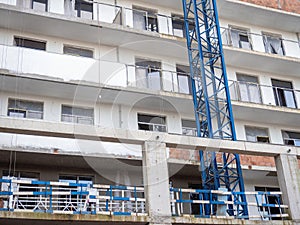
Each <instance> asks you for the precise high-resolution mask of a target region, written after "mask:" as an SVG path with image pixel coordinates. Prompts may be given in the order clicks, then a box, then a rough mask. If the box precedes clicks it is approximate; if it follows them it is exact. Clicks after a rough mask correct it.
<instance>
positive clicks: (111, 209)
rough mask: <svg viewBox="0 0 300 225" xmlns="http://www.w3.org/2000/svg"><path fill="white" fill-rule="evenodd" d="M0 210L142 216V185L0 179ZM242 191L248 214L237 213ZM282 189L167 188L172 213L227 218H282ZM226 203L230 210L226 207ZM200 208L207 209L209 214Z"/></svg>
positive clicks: (143, 210) (143, 208) (144, 203)
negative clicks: (267, 190) (253, 190)
mask: <svg viewBox="0 0 300 225" xmlns="http://www.w3.org/2000/svg"><path fill="white" fill-rule="evenodd" d="M0 183H1V191H0V211H10V212H32V213H35V212H36V213H49V214H84V215H86V214H93V215H96V214H100V215H101V214H103V215H116V216H147V211H146V201H147V200H146V199H145V194H144V188H143V187H130V186H114V185H99V184H92V183H90V184H87V183H70V182H55V181H54V182H52V181H38V180H28V179H26V180H18V179H14V178H7V179H0ZM241 195H246V196H247V199H248V202H247V206H246V207H248V211H249V212H250V215H249V216H248V217H243V216H241V215H239V214H238V213H236V212H238V211H239V210H240V208H241V207H242V205H241V204H242V203H240V202H239V201H238V199H239V197H240V196H241ZM281 198H282V193H281V192H228V191H225V190H218V191H216V190H211V191H210V190H201V189H181V188H173V187H171V188H170V204H171V213H172V215H173V216H183V215H195V216H200V217H207V218H227V219H260V220H272V219H285V218H288V217H289V215H288V214H287V213H286V212H285V211H286V209H287V208H288V206H287V205H284V204H282V202H281ZM229 205H230V206H231V208H232V210H231V211H232V213H234V215H235V216H232V215H229V214H228V212H227V211H226V208H227V207H228V206H229ZM205 210H210V212H211V214H210V215H209V216H206V215H205Z"/></svg>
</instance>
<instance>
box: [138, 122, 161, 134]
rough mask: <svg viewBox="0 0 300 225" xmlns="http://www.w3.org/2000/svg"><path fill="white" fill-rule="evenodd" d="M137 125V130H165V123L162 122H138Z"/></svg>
mask: <svg viewBox="0 0 300 225" xmlns="http://www.w3.org/2000/svg"><path fill="white" fill-rule="evenodd" d="M138 127H139V130H149V131H156V132H167V125H164V124H156V123H146V122H138Z"/></svg>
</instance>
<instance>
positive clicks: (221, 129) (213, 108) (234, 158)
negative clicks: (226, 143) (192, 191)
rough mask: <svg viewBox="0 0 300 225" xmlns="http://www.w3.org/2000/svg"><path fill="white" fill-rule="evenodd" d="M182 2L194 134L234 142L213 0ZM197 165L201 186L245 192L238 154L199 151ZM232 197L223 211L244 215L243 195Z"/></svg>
mask: <svg viewBox="0 0 300 225" xmlns="http://www.w3.org/2000/svg"><path fill="white" fill-rule="evenodd" d="M182 3H183V12H184V21H185V32H186V39H187V47H188V56H189V62H190V73H191V81H192V82H191V83H192V93H193V101H194V111H195V118H196V124H197V135H198V136H199V137H207V138H214V139H230V140H233V141H235V140H236V133H235V126H234V119H233V114H232V106H231V100H230V94H229V87H228V80H227V74H226V66H225V61H224V54H223V47H222V40H221V31H220V24H219V18H218V11H217V3H216V0H182ZM221 162H222V163H221ZM200 164H201V166H200V169H201V173H202V174H201V175H202V184H203V188H204V189H209V190H218V189H219V188H221V187H224V188H226V189H227V190H228V191H231V192H244V191H245V188H244V182H243V177H242V169H241V164H240V158H239V155H237V154H231V153H222V154H221V156H220V157H219V154H218V155H217V153H215V152H209V151H203V150H201V151H200ZM229 198H231V197H229ZM234 198H235V199H230V200H234V202H235V203H236V204H237V206H238V207H235V209H234V207H233V205H228V206H227V213H228V214H229V215H231V216H236V217H239V218H241V217H247V215H248V209H247V206H246V197H245V195H243V194H241V195H238V197H234ZM211 208H212V207H210V206H209V205H208V206H207V207H206V209H205V214H206V215H211V214H214V213H215V211H212V209H211Z"/></svg>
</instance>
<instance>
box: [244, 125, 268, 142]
mask: <svg viewBox="0 0 300 225" xmlns="http://www.w3.org/2000/svg"><path fill="white" fill-rule="evenodd" d="M245 131H246V138H247V141H251V142H261V143H270V138H269V131H268V128H259V127H248V126H246V127H245Z"/></svg>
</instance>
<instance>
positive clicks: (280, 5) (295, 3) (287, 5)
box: [240, 0, 300, 14]
mask: <svg viewBox="0 0 300 225" xmlns="http://www.w3.org/2000/svg"><path fill="white" fill-rule="evenodd" d="M240 1H243V2H248V3H253V4H256V5H262V6H267V7H271V8H275V9H281V10H284V11H288V12H294V13H299V14H300V0H240Z"/></svg>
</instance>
